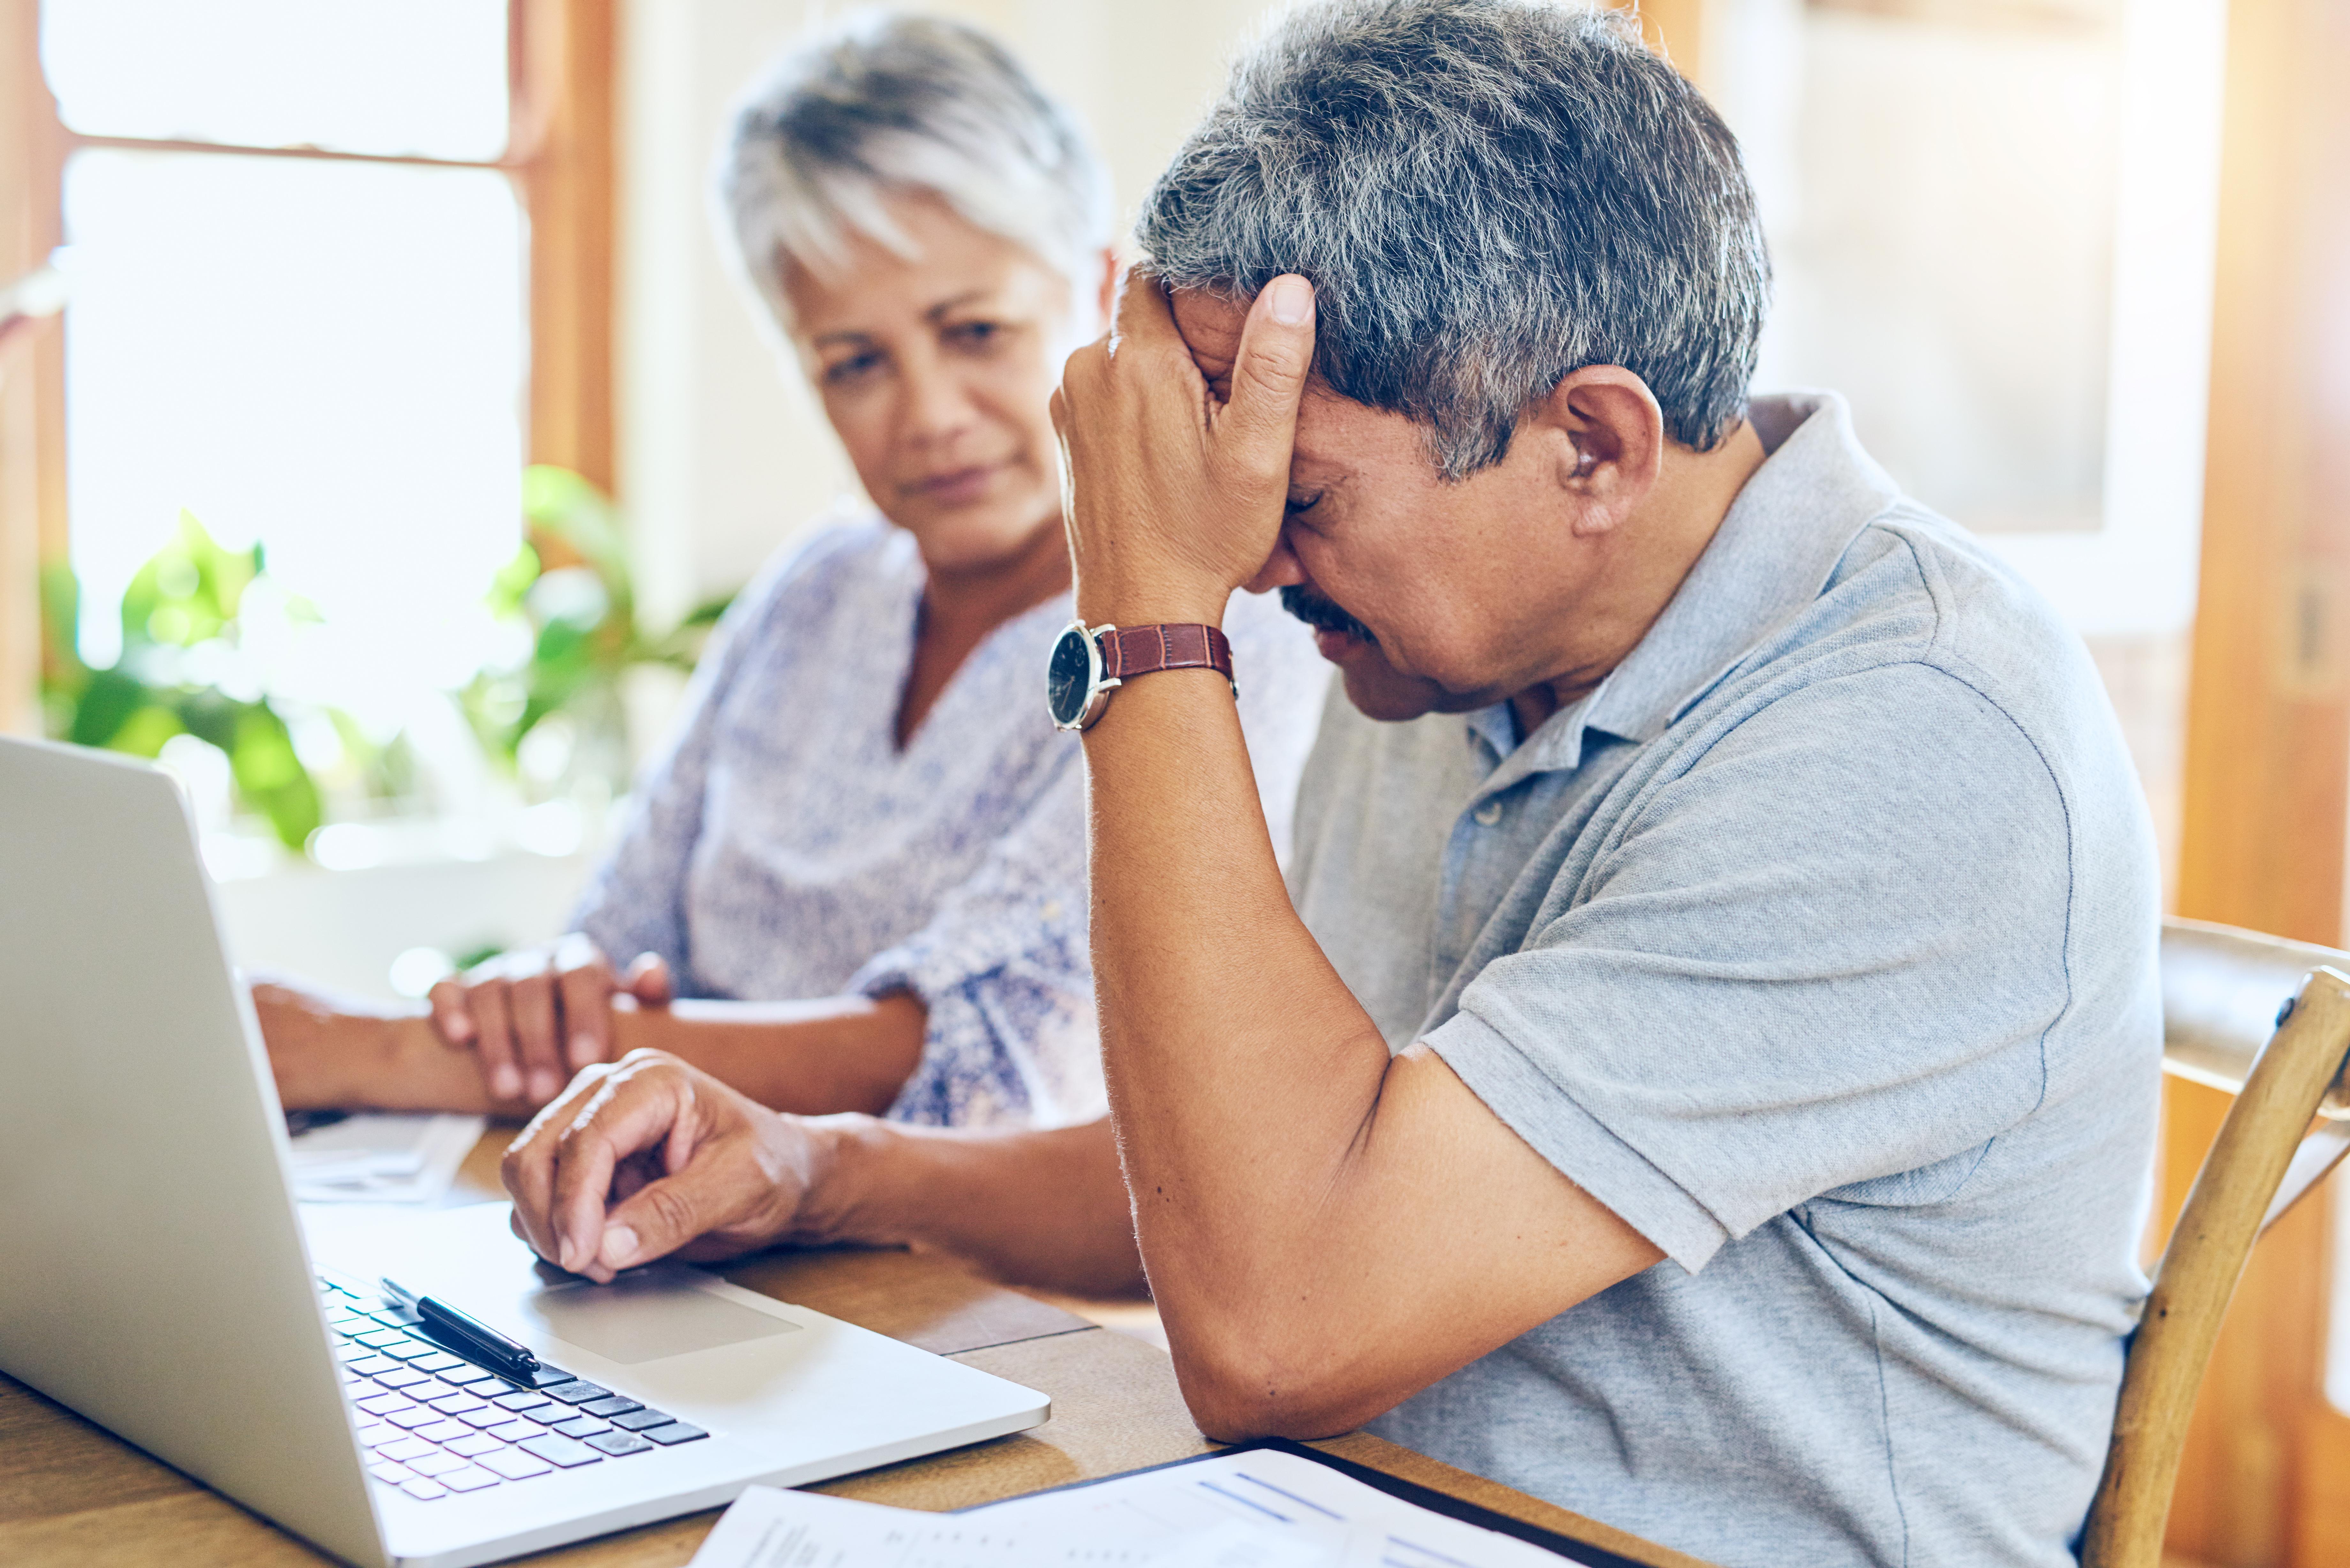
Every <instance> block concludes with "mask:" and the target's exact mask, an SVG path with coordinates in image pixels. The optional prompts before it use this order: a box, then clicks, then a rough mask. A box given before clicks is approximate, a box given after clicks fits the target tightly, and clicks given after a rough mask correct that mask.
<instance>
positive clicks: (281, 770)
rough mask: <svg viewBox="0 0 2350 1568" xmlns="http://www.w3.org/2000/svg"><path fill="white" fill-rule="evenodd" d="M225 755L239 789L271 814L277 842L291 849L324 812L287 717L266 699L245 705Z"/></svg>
mask: <svg viewBox="0 0 2350 1568" xmlns="http://www.w3.org/2000/svg"><path fill="white" fill-rule="evenodd" d="M228 761H229V767H230V770H231V771H232V772H233V773H234V774H235V777H236V787H237V791H238V793H239V794H242V795H244V798H245V800H246V802H247V803H248V804H250V805H253V806H255V808H257V809H258V810H259V811H260V812H261V814H262V815H264V816H266V817H267V818H268V819H269V826H271V827H272V828H274V829H275V830H276V834H277V838H278V842H279V843H281V844H283V845H285V846H286V848H288V849H293V850H299V849H301V848H302V846H304V845H306V844H307V843H308V842H309V839H310V835H311V834H313V833H315V832H316V831H317V827H318V824H319V821H320V819H321V817H322V816H323V815H324V814H323V812H322V811H321V809H320V805H319V801H318V786H317V783H316V782H315V781H313V780H312V778H311V777H310V770H309V769H307V768H306V767H304V766H303V765H302V759H301V757H300V756H298V755H297V754H296V753H295V750H294V737H293V736H292V735H291V734H289V733H288V732H286V721H285V720H283V719H281V718H279V717H278V716H277V711H276V709H274V708H272V707H270V705H269V704H268V703H267V702H266V701H262V702H254V703H248V704H244V705H243V711H241V712H239V713H238V714H237V716H236V735H235V740H234V743H233V744H232V745H231V746H230V748H229V753H228Z"/></svg>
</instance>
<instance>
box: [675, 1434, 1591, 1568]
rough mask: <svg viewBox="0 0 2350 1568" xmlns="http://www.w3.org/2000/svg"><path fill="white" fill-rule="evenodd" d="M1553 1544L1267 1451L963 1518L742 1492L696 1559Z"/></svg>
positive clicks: (1139, 1562) (1384, 1565)
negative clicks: (1524, 1538)
mask: <svg viewBox="0 0 2350 1568" xmlns="http://www.w3.org/2000/svg"><path fill="white" fill-rule="evenodd" d="M1563 1561H1565V1559H1563V1558H1561V1557H1559V1556H1558V1555H1557V1554H1555V1553H1554V1552H1546V1551H1544V1550H1543V1549H1542V1548H1541V1547H1538V1546H1534V1545H1532V1544H1530V1543H1528V1542H1523V1541H1519V1540H1516V1539H1515V1538H1513V1537H1511V1536H1507V1535H1502V1534H1499V1533H1497V1532H1493V1531H1490V1530H1483V1529H1480V1528H1479V1527H1478V1526H1476V1525H1473V1524H1466V1523H1463V1522H1461V1521H1459V1520H1456V1519H1449V1518H1447V1517H1445V1516H1444V1515H1442V1514H1440V1513H1431V1512H1430V1511H1428V1510H1426V1509H1424V1508H1419V1507H1417V1506H1415V1505H1414V1504H1412V1503H1409V1502H1406V1501H1403V1500H1402V1499H1400V1498H1396V1497H1390V1496H1389V1495H1388V1494H1387V1493H1386V1492H1383V1491H1381V1490H1378V1488H1376V1487H1371V1486H1366V1485H1365V1484H1363V1483H1362V1482H1361V1481H1358V1480H1354V1479H1353V1478H1351V1477H1349V1476H1347V1475H1343V1474H1341V1473H1340V1472H1338V1471H1337V1470H1335V1469H1330V1468H1329V1467H1328V1466H1326V1465H1319V1464H1315V1462H1314V1461H1312V1460H1311V1459H1299V1458H1298V1457H1296V1456H1295V1455H1294V1454H1284V1453H1281V1452H1278V1451H1276V1450H1273V1449H1243V1450H1240V1451H1237V1452H1233V1453H1229V1454H1219V1455H1215V1456H1212V1457H1211V1458H1209V1459H1200V1460H1197V1461H1194V1462H1192V1463H1190V1464H1183V1465H1170V1466H1168V1467H1166V1468H1164V1469H1155V1470H1144V1471H1140V1472H1139V1473H1137V1474H1134V1475H1130V1476H1121V1477H1118V1478H1117V1479H1116V1480H1106V1481H1101V1482H1097V1484H1095V1485H1093V1486H1087V1487H1076V1488H1071V1489H1069V1490H1063V1491H1049V1492H1039V1493H1037V1494H1035V1495H1034V1496H1031V1497H1024V1498H1014V1499H1013V1500H1011V1501H1008V1502H1000V1503H996V1504H994V1505H993V1506H991V1507H987V1508H981V1509H974V1510H972V1511H969V1512H966V1513H923V1512H920V1511H914V1510H911V1509H900V1508H883V1507H881V1506H879V1505H878V1504H875V1503H867V1502H852V1501H848V1500H847V1499H845V1498H836V1497H825V1496H822V1495H820V1494H817V1493H815V1492H804V1491H778V1490H775V1489H773V1488H770V1487H753V1488H752V1489H751V1490H748V1491H746V1492H744V1493H743V1497H742V1499H741V1501H737V1502H736V1503H735V1504H734V1506H733V1508H731V1509H729V1510H728V1511H727V1512H726V1517H725V1518H723V1519H722V1520H720V1521H718V1528H717V1529H715V1530H713V1531H712V1532H711V1533H710V1538H709V1539H708V1540H707V1541H704V1542H702V1550H701V1551H700V1552H696V1553H695V1554H694V1558H693V1568H1011V1565H1013V1564H1015V1563H1019V1564H1027V1563H1034V1564H1040V1565H1060V1564H1066V1565H1069V1568H1558V1564H1559V1563H1562V1562H1563Z"/></svg>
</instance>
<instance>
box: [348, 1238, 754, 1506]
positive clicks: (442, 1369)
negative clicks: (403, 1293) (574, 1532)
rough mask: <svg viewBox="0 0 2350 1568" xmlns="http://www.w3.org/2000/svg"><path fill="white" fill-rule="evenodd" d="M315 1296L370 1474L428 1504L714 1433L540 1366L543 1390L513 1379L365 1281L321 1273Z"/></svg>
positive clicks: (669, 1445) (646, 1452)
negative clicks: (439, 1335)
mask: <svg viewBox="0 0 2350 1568" xmlns="http://www.w3.org/2000/svg"><path fill="white" fill-rule="evenodd" d="M318 1296H319V1299H320V1300H321V1301H322V1302H324V1303H326V1308H327V1324H328V1327H329V1328H331V1329H332V1330H333V1331H334V1336H335V1356H336V1358H337V1359H338V1360H339V1361H340V1362H341V1363H342V1367H343V1393H344V1396H345V1397H347V1398H348V1399H349V1401H350V1402H351V1405H352V1406H353V1407H354V1408H356V1409H357V1411H358V1412H359V1441H360V1443H362V1444H363V1445H365V1447H366V1449H367V1462H368V1473H369V1475H372V1476H373V1477H375V1479H376V1480H379V1481H381V1482H382V1483H384V1484H385V1485H386V1486H390V1487H397V1488H398V1489H400V1490H401V1491H403V1492H406V1493H407V1494H408V1495H409V1496H410V1497H412V1498H414V1499H416V1500H417V1501H420V1502H434V1501H439V1500H440V1499H442V1498H444V1497H447V1496H448V1495H449V1494H450V1493H451V1492H467V1491H480V1490H483V1489H484V1488H486V1487H494V1486H499V1485H503V1484H505V1483H509V1482H515V1481H526V1480H536V1479H537V1478H538V1477H540V1476H545V1475H553V1474H555V1473H556V1471H557V1470H569V1469H579V1468H580V1467H581V1466H583V1465H593V1464H601V1463H603V1462H605V1461H606V1460H608V1459H629V1458H630V1457H631V1456H633V1455H637V1454H649V1453H651V1452H653V1451H654V1450H655V1449H664V1448H674V1447H676V1446H677V1445H678V1444H680V1443H691V1442H692V1441H694V1440H695V1439H696V1438H706V1437H708V1436H709V1435H710V1434H709V1433H707V1432H705V1431H703V1430H702V1428H699V1427H691V1426H688V1425H687V1424H686V1423H684V1422H682V1421H680V1420H678V1419H677V1418H676V1417H671V1416H668V1415H665V1414H663V1413H662V1412H660V1411H659V1410H654V1409H650V1408H648V1407H645V1406H642V1405H639V1404H638V1403H637V1402H636V1401H635V1400H633V1399H630V1398H629V1397H626V1396H624V1395H619V1394H615V1393H613V1392H612V1391H611V1390H610V1389H608V1388H604V1387H599V1386H597V1385H596V1384H593V1383H590V1382H587V1380H586V1379H584V1378H579V1377H574V1376H572V1375H571V1374H570V1373H568V1372H566V1371H564V1370H563V1369H562V1368H560V1367H556V1366H546V1365H544V1364H542V1365H541V1366H540V1368H539V1370H538V1373H537V1375H536V1379H535V1381H536V1385H537V1386H536V1387H525V1386H521V1385H519V1384H516V1383H513V1382H510V1381H508V1380H507V1379H506V1378H504V1377H502V1376H498V1375H497V1374H496V1373H494V1372H492V1371H490V1370H489V1369H488V1368H486V1367H482V1366H475V1365H474V1364H473V1363H472V1362H470V1361H468V1360H466V1359H465V1358H464V1357H463V1356H462V1355H455V1354H454V1353H452V1351H450V1350H449V1349H448V1348H447V1347H446V1346H444V1345H442V1344H441V1343H440V1342H438V1341H437V1340H433V1339H432V1338H429V1337H427V1336H426V1334H424V1332H423V1331H422V1329H421V1328H420V1327H419V1326H418V1318H417V1315H416V1314H415V1313H414V1312H413V1311H411V1310H410V1309H409V1308H407V1307H404V1306H402V1305H400V1303H398V1302H396V1301H393V1300H391V1299H390V1297H388V1296H383V1295H379V1294H377V1293H374V1292H371V1291H369V1289H368V1288H367V1287H366V1286H364V1285H362V1284H360V1283H359V1282H356V1281H353V1280H348V1279H344V1278H341V1277H339V1276H329V1275H327V1274H323V1273H322V1274H320V1275H319V1276H318Z"/></svg>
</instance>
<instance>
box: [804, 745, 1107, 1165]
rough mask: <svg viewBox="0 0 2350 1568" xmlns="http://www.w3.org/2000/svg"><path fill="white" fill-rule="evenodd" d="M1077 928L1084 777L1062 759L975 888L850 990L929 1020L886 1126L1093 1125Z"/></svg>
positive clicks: (1091, 1066) (1071, 759)
mask: <svg viewBox="0 0 2350 1568" xmlns="http://www.w3.org/2000/svg"><path fill="white" fill-rule="evenodd" d="M1086 915H1087V910H1086V819H1085V774H1084V769H1083V767H1082V765H1081V763H1080V759H1079V757H1078V755H1077V752H1076V746H1075V745H1071V746H1070V747H1069V748H1068V749H1067V753H1066V755H1065V756H1064V757H1063V758H1061V759H1060V761H1059V762H1058V763H1057V764H1056V765H1055V769H1054V771H1053V774H1052V775H1051V777H1050V778H1049V779H1048V780H1047V781H1046V783H1045V786H1044V787H1043V788H1042V789H1041V790H1040V791H1038V793H1037V794H1036V796H1035V800H1034V801H1033V802H1032V803H1031V805H1029V807H1028V809H1027V811H1026V812H1025V813H1024V815H1022V816H1021V818H1020V820H1019V821H1018V822H1016V823H1014V825H1013V826H1012V829H1011V831H1009V832H1008V833H1006V834H1005V835H1004V836H1003V837H1002V838H1001V839H999V840H998V841H997V842H996V843H995V844H994V845H993V846H992V847H991V848H990V849H989V850H988V852H987V855H986V857H985V858H984V859H983V860H982V861H981V862H980V865H979V867H978V869H977V870H976V871H974V872H973V873H972V876H971V877H970V878H969V879H968V880H966V881H965V882H963V883H962V885H961V886H959V887H957V888H953V889H952V890H951V891H950V892H949V893H948V894H947V895H946V897H945V898H941V900H940V901H939V905H938V908H937V909H935V910H934V911H933V912H932V914H931V919H929V920H928V921H927V922H926V923H925V924H924V925H923V926H922V928H921V929H920V930H918V931H916V932H915V933H914V934H913V935H912V936H910V937H909V938H908V939H906V940H904V941H902V942H899V944H898V945H896V946H895V947H892V948H889V949H888V950H885V951H883V952H880V953H877V954H875V955H874V956H873V958H872V959H870V960H869V961H867V962H866V964H865V965H864V967H863V968H861V969H859V970H858V972H857V974H856V976H855V977H854V978H853V979H851V980H850V981H849V984H848V989H849V990H851V991H853V992H862V993H864V994H866V995H868V996H879V995H882V994H885V993H887V992H897V991H903V992H912V993H913V994H914V995H916V996H918V997H920V998H921V1000H922V1002H923V1004H924V1005H925V1006H926V1007H927V1008H928V1009H929V1010H930V1022H929V1024H928V1026H927V1029H926V1031H925V1034H924V1038H923V1043H922V1056H921V1060H920V1063H919V1064H917V1065H916V1067H915V1069H914V1073H913V1075H912V1076H911V1077H910V1078H909V1079H908V1080H907V1083H906V1086H905V1088H904V1089H903V1090H902V1091H901V1092H900V1093H899V1096H898V1100H897V1103H896V1104H895V1105H894V1106H891V1107H890V1110H889V1116H891V1117H892V1118H893V1119H896V1120H900V1121H916V1122H924V1123H931V1124H935V1125H939V1126H956V1127H972V1126H988V1125H1005V1124H1013V1123H1020V1124H1025V1125H1032V1126H1045V1127H1051V1126H1060V1125H1064V1124H1066V1123H1069V1122H1076V1121H1085V1120H1089V1119H1091V1118H1092V1117H1093V1116H1098V1115H1100V1114H1101V1112H1102V1111H1103V1110H1104V1109H1105V1108H1106V1107H1107V1096H1106V1095H1105V1093H1104V1091H1103V1087H1102V1076H1101V1053H1100V1046H1099V1044H1098V1041H1097V1035H1096V1033H1095V1028H1094V992H1093V967H1092V961H1091V956H1090V954H1089V953H1088V951H1087V945H1086V930H1087V919H1086Z"/></svg>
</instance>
